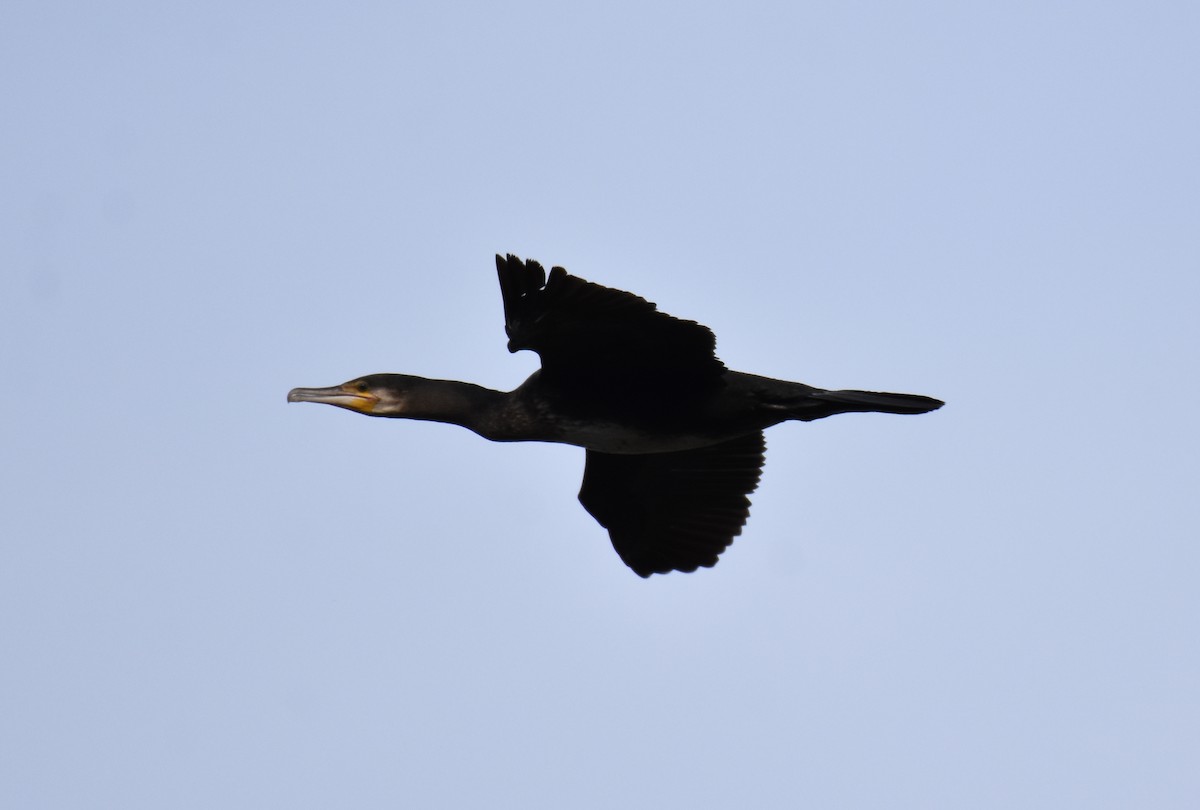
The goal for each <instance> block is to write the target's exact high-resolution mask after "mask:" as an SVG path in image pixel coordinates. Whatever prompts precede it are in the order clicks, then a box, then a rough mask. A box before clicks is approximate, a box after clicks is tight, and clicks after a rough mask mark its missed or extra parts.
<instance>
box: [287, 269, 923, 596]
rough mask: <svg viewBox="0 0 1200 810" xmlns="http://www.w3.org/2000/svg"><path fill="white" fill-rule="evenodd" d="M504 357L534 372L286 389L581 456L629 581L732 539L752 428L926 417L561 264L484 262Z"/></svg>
mask: <svg viewBox="0 0 1200 810" xmlns="http://www.w3.org/2000/svg"><path fill="white" fill-rule="evenodd" d="M496 270H497V272H498V273H499V276H500V294H501V296H502V297H503V299H504V328H505V331H506V332H507V333H508V350H509V351H510V352H516V351H519V350H521V349H532V350H533V351H535V352H537V353H538V355H539V356H540V357H541V360H542V367H541V369H540V370H539V371H535V372H534V373H533V374H532V375H530V377H529V379H527V380H526V381H525V382H524V383H522V384H521V385H520V387H518V388H517V389H515V390H513V391H509V392H507V393H504V392H501V391H493V390H491V389H488V388H482V387H480V386H478V385H472V384H471V383H464V382H455V381H452V380H428V379H425V378H423V377H412V376H408V375H404V374H370V375H367V376H366V377H358V378H356V379H353V380H351V381H349V382H347V383H343V384H342V385H336V386H333V387H331V388H295V389H293V390H292V391H291V392H289V393H288V402H322V403H325V404H328V405H336V406H338V407H340V408H348V409H350V410H353V411H358V412H359V413H364V414H368V415H370V416H391V417H399V418H404V419H424V420H431V421H435V422H448V423H451V424H455V425H462V426H463V427H465V428H469V429H470V430H473V431H475V432H476V433H478V434H479V435H480V436H483V437H484V438H485V439H490V440H492V441H497V442H517V441H541V442H563V443H565V444H573V445H577V446H579V447H583V448H584V449H586V450H587V460H586V463H585V466H584V471H583V486H582V488H581V489H580V490H579V500H580V502H581V503H582V504H583V507H584V508H585V509H586V510H587V511H588V512H589V513H591V515H592V517H594V518H595V519H596V520H597V521H598V522H599V523H600V525H601V526H603V527H604V528H606V529H608V533H609V536H610V537H611V539H612V544H613V548H615V549H616V551H617V554H619V555H620V556H621V559H622V560H624V561H625V564H626V565H628V566H629V567H630V568H632V569H633V570H634V571H635V572H636V573H637V574H639V575H640V576H643V577H648V576H650V575H651V574H665V573H667V572H669V571H695V570H696V569H697V568H698V567H701V566H704V567H710V566H713V565H716V562H717V557H718V556H719V555H720V554H721V552H723V551H724V550H725V549H726V548H727V547H728V546H729V544H730V543H732V542H733V538H734V537H735V536H737V535H738V534H740V533H741V531H742V526H743V525H745V523H746V518H747V517H749V514H750V501H749V499H748V498H747V496H748V495H749V494H750V493H751V492H753V491H754V489H755V487H756V486H758V479H759V475H760V473H761V470H762V465H763V453H764V451H765V447H766V446H765V444H764V442H763V430H764V429H766V428H769V427H771V426H772V425H777V424H779V423H780V422H785V421H788V420H792V419H797V420H800V421H803V422H808V421H811V420H813V419H821V418H824V417H826V416H832V415H833V414H838V413H849V412H855V411H874V412H882V413H925V412H927V411H932V410H934V409H936V408H939V407H941V406H942V402H940V401H939V400H936V399H932V398H930V397H923V396H916V395H914V394H887V393H878V392H874V391H826V390H823V389H820V388H814V387H812V386H810V385H805V384H804V383H798V382H787V381H784V380H774V379H771V378H768V377H758V376H755V375H753V374H743V373H741V372H737V371H730V370H729V369H727V368H725V366H724V364H723V363H721V361H720V360H718V359H717V356H716V353H715V351H716V339H715V337H714V336H713V333H712V332H711V331H710V330H709V329H708V328H707V327H705V326H702V325H700V324H698V323H696V322H694V321H685V320H681V319H679V318H673V317H671V316H670V315H667V314H666V313H663V312H659V311H658V308H657V307H656V306H655V305H654V304H652V303H650V302H649V301H646V300H645V299H643V298H639V297H638V296H636V295H633V294H632V293H627V292H623V291H621V290H614V289H611V288H609V287H602V286H600V285H599V284H593V283H591V282H589V281H584V280H583V279H581V278H578V277H576V276H572V275H570V274H568V273H567V271H566V270H564V269H563V268H561V267H554V268H551V270H550V276H549V278H547V277H546V272H545V271H544V270H543V269H542V266H541V265H540V264H538V263H537V262H535V261H532V260H529V261H524V262H522V261H521V260H520V259H518V258H517V257H516V256H513V255H511V254H510V255H509V256H507V257H502V256H496Z"/></svg>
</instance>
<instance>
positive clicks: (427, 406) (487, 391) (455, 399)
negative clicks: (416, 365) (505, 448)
mask: <svg viewBox="0 0 1200 810" xmlns="http://www.w3.org/2000/svg"><path fill="white" fill-rule="evenodd" d="M504 401H505V395H504V393H502V392H500V391H493V390H492V389H491V388H484V387H483V386H481V385H473V384H472V383H465V382H459V381H457V380H422V381H421V384H420V385H416V386H413V387H411V388H410V389H409V390H408V391H406V392H405V394H404V409H403V411H401V412H400V413H395V414H385V415H387V416H396V417H400V418H404V419H420V420H423V421H426V422H445V423H447V424H451V425H461V426H463V427H465V428H467V429H469V430H473V431H474V432H476V433H483V431H484V430H485V426H486V425H488V424H489V423H490V422H491V421H492V420H493V419H494V414H495V413H496V412H497V411H498V410H500V409H501V408H502V407H503V405H504Z"/></svg>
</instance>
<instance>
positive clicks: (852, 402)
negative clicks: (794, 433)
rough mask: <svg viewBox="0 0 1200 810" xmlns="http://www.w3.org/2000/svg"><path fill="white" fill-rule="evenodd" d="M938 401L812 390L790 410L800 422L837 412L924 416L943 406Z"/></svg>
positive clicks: (899, 396) (917, 396) (926, 398)
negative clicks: (799, 403)
mask: <svg viewBox="0 0 1200 810" xmlns="http://www.w3.org/2000/svg"><path fill="white" fill-rule="evenodd" d="M944 404H945V403H943V402H942V401H941V400H940V399H934V398H933V397H923V396H920V395H918V394H891V393H885V392H882V391H821V390H817V391H813V392H811V393H810V394H809V395H808V396H807V397H805V401H804V403H803V404H801V405H799V407H797V408H796V409H795V410H794V411H793V414H794V416H793V418H794V419H799V420H801V421H804V422H810V421H812V420H813V419H822V418H824V417H826V416H833V415H835V414H839V413H928V412H929V411H936V410H937V409H938V408H940V407H942V405H944Z"/></svg>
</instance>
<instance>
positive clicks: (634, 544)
mask: <svg viewBox="0 0 1200 810" xmlns="http://www.w3.org/2000/svg"><path fill="white" fill-rule="evenodd" d="M765 451H766V444H765V442H764V441H763V435H762V433H761V432H759V433H752V434H750V435H749V436H742V437H740V438H737V439H734V440H732V441H728V442H724V443H722V444H716V445H712V446H711V447H702V448H700V449H698V450H684V451H681V452H677V453H653V454H650V455H612V454H609V453H597V452H595V451H594V450H589V451H588V452H587V465H586V466H585V467H584V472H583V487H582V488H581V489H580V490H579V501H580V503H582V504H583V507H584V508H585V509H587V510H588V512H590V513H591V515H592V517H594V518H596V520H597V521H599V523H600V525H601V526H603V527H604V528H606V529H608V534H609V537H610V538H611V539H612V544H613V548H614V549H616V551H617V554H619V555H621V559H622V560H624V561H625V564H626V565H628V566H629V567H630V568H632V569H633V570H634V571H635V572H636V573H637V574H639V575H640V576H643V577H648V576H650V575H651V574H665V573H667V572H668V571H695V570H696V569H697V568H698V567H701V566H703V567H706V568H709V567H712V566H714V565H716V564H717V557H718V556H719V555H720V554H721V552H723V551H724V550H725V549H726V548H728V547H729V544H730V543H732V542H733V538H734V537H736V536H737V535H739V534H741V532H742V526H744V525H745V524H746V518H748V517H749V516H750V499H749V498H748V497H746V496H748V495H749V494H750V493H751V492H753V491H754V489H755V487H757V486H758V479H759V476H760V475H761V473H762V465H763V458H764V453H765Z"/></svg>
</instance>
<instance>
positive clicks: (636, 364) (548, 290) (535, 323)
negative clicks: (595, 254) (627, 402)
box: [496, 254, 725, 394]
mask: <svg viewBox="0 0 1200 810" xmlns="http://www.w3.org/2000/svg"><path fill="white" fill-rule="evenodd" d="M496 270H497V273H498V274H499V277H500V293H501V295H502V296H503V298H504V328H505V331H506V332H507V333H508V349H509V351H512V352H516V351H520V350H521V349H532V350H533V351H535V352H537V353H538V355H540V356H541V358H542V376H543V377H544V378H545V379H547V380H548V381H552V382H554V383H556V384H559V385H574V386H577V387H579V388H582V389H591V390H601V389H603V388H604V387H606V386H610V385H613V384H618V385H623V386H630V385H632V386H639V387H642V388H644V389H645V390H647V391H651V390H655V389H658V390H662V389H666V388H670V387H674V388H675V390H676V393H677V394H686V393H688V391H687V390H686V389H689V388H694V389H703V388H706V387H708V386H711V385H715V384H717V383H718V381H719V380H720V378H721V375H722V374H724V372H725V366H724V365H723V364H722V363H721V361H720V360H718V359H717V356H716V338H714V337H713V333H712V332H711V331H710V330H709V329H708V327H705V326H701V325H700V324H698V323H696V322H694V321H685V320H681V319H679V318H673V317H671V316H670V315H667V314H666V313H663V312H659V311H658V308H657V307H656V306H655V305H654V304H652V303H650V302H649V301H647V300H645V299H644V298H639V297H638V296H636V295H634V294H632V293H627V292H623V291H621V290H614V289H612V288H610V287H602V286H600V285H599V284H593V283H591V282H589V281H584V280H583V279H581V278H578V277H576V276H572V275H570V274H568V273H567V271H566V270H564V269H563V268H561V267H554V268H552V269H551V270H550V277H549V279H547V278H546V271H545V270H543V269H542V266H541V265H540V264H538V263H537V262H535V261H532V260H530V261H525V262H522V261H521V260H520V259H518V258H517V257H516V256H513V255H511V254H510V255H509V256H507V257H502V256H496Z"/></svg>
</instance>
